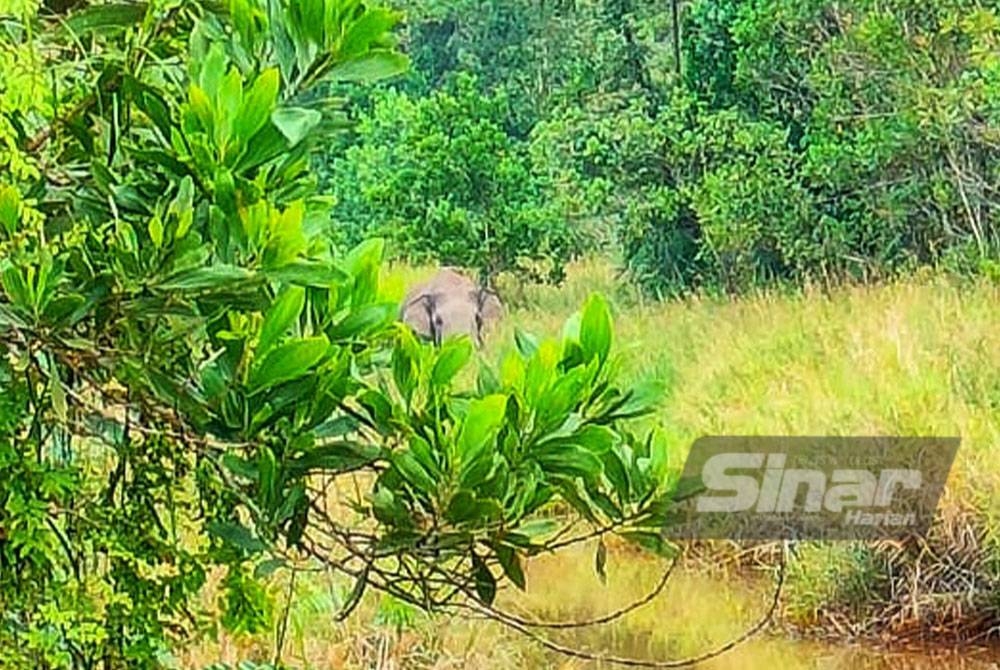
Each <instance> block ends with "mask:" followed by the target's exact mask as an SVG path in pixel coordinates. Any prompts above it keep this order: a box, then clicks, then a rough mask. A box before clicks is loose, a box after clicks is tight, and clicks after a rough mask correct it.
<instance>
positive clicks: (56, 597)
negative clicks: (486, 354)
mask: <svg viewBox="0 0 1000 670" xmlns="http://www.w3.org/2000/svg"><path fill="white" fill-rule="evenodd" d="M3 8H4V12H5V17H6V18H5V19H4V22H3V25H2V30H3V31H4V41H3V42H2V50H3V51H2V53H3V54H4V58H5V61H4V62H6V63H7V67H6V68H5V69H4V70H3V80H2V84H0V90H3V91H4V96H3V97H4V100H5V103H4V104H5V105H6V101H7V100H13V101H15V102H16V105H15V106H13V107H7V106H5V107H4V110H3V112H4V113H3V116H2V119H3V126H2V129H3V140H4V146H5V153H4V155H3V161H4V165H5V166H6V168H7V169H6V170H5V172H4V173H3V185H2V191H0V224H2V225H0V249H2V251H0V258H2V261H0V286H2V292H0V342H2V344H3V350H4V352H5V355H4V356H3V358H0V383H2V391H3V392H2V395H0V397H2V403H3V404H2V406H0V407H2V412H0V566H2V570H0V599H2V600H0V602H2V608H3V617H2V619H0V665H3V666H4V667H12V668H43V669H55V668H94V667H102V668H105V669H106V670H110V669H112V668H144V667H160V666H162V665H164V664H166V663H167V662H168V661H169V653H170V648H171V643H172V641H174V640H176V639H177V638H178V637H182V636H185V635H190V634H191V633H193V632H196V631H198V630H199V629H200V628H202V627H203V626H204V625H205V623H206V621H205V617H204V613H202V612H199V611H196V609H195V608H194V605H195V601H196V596H197V594H198V593H199V592H200V591H201V589H202V588H203V586H204V585H205V583H206V580H207V579H208V576H209V574H210V573H212V572H213V569H214V568H216V567H220V568H221V569H222V577H221V580H222V581H221V590H220V592H219V607H220V611H219V613H218V614H219V619H220V622H221V624H222V625H223V626H224V627H225V628H227V629H229V630H233V631H237V632H243V633H253V632H257V631H260V630H263V629H266V628H269V627H270V625H271V621H272V619H271V617H272V614H273V607H272V603H271V601H270V598H269V594H268V592H267V590H266V589H265V588H264V586H263V581H264V580H266V578H267V577H268V576H269V575H271V574H273V573H274V572H275V571H279V570H290V571H292V573H293V574H294V573H295V572H296V571H300V570H303V569H309V566H310V565H312V563H310V559H312V558H315V559H318V560H319V561H321V562H322V564H324V565H328V566H333V567H336V569H337V570H338V571H340V572H341V573H342V574H343V575H346V576H348V577H349V578H351V579H352V580H353V582H354V587H353V592H352V596H351V597H350V598H348V600H347V601H346V602H345V603H344V611H343V613H342V614H343V616H346V615H347V614H349V613H350V611H351V610H352V609H353V607H354V605H355V604H356V603H357V601H358V599H359V598H360V597H361V595H362V594H363V593H364V592H365V590H366V589H367V588H373V589H377V590H380V591H382V592H386V593H389V594H392V595H393V596H395V597H396V598H397V599H400V600H402V601H405V602H408V603H411V604H413V605H415V606H417V607H420V608H423V609H426V610H438V609H443V608H448V607H454V606H457V605H460V604H465V606H471V605H468V603H469V602H471V603H474V607H475V608H478V609H479V610H480V611H483V612H486V613H491V612H493V609H492V603H493V599H494V597H495V594H496V591H497V587H498V584H500V583H503V582H505V581H510V582H511V583H513V584H516V585H518V586H522V587H523V586H524V585H525V577H524V573H523V569H522V567H521V566H522V561H523V560H524V558H525V557H527V556H530V555H533V554H535V553H538V552H541V551H550V550H553V549H555V548H558V547H559V546H567V545H569V544H573V543H575V542H577V541H581V540H582V539H583V538H586V537H593V536H594V534H595V533H596V534H598V535H603V534H607V533H611V532H614V533H617V534H619V535H620V536H622V537H624V538H627V539H629V540H632V541H635V542H637V543H640V544H642V545H644V546H648V547H650V546H651V547H652V548H654V549H656V550H659V551H669V547H666V546H665V545H664V543H663V542H662V540H660V538H659V535H658V534H657V533H655V532H651V531H650V530H649V529H656V528H658V527H659V525H660V524H661V523H662V515H661V511H662V509H663V504H662V502H663V497H662V496H664V495H667V493H668V492H667V491H665V490H664V489H665V486H664V484H665V482H666V479H665V476H664V472H663V458H662V455H661V454H662V448H661V446H662V445H661V444H660V443H659V442H657V441H656V440H654V439H653V438H652V437H650V438H648V439H646V438H642V439H640V438H638V437H636V436H634V434H633V433H632V432H631V431H630V430H629V428H628V421H629V419H632V418H634V417H637V416H641V415H643V414H645V413H647V412H648V411H649V410H650V408H651V405H652V402H653V401H654V400H655V395H654V394H652V393H650V392H649V391H648V390H644V389H643V388H641V387H636V388H634V389H632V388H626V387H622V386H621V385H619V384H618V383H617V380H616V372H615V363H614V356H613V354H612V352H611V345H612V332H611V319H610V314H609V309H608V306H607V304H606V303H605V301H604V299H602V298H601V297H600V296H597V295H594V296H591V297H589V298H588V299H587V300H586V302H585V304H584V306H583V309H582V311H581V312H580V313H579V314H578V315H577V316H576V317H575V318H574V319H571V320H570V321H569V322H568V323H567V324H566V327H565V328H564V329H563V331H562V335H561V337H559V338H558V339H543V340H536V339H535V338H533V337H530V336H528V335H522V336H521V337H519V338H518V348H517V349H516V350H512V351H510V352H508V353H507V354H505V355H504V356H503V357H502V358H501V362H500V365H499V366H498V367H495V368H494V367H492V366H489V365H486V364H484V365H482V366H479V371H478V374H473V377H474V380H475V383H474V384H472V385H471V386H470V385H466V384H459V383H458V382H456V377H457V376H458V375H459V373H461V372H462V371H463V370H464V369H465V368H466V367H467V366H469V364H470V362H471V359H472V348H471V344H470V343H469V342H468V341H467V340H457V341H454V342H451V343H449V344H448V345H446V346H444V347H442V348H440V349H433V348H429V347H426V346H421V345H419V344H418V343H417V342H416V341H415V339H414V337H413V336H412V334H410V333H409V331H407V330H406V329H404V328H402V327H400V326H398V325H397V324H396V323H395V316H396V311H397V305H398V302H395V301H393V300H391V299H389V298H387V297H386V296H385V295H384V293H383V292H382V290H381V289H380V285H379V277H380V269H379V268H380V263H381V259H382V256H383V243H382V241H381V240H377V239H371V240H366V241H365V242H364V243H362V244H360V245H359V246H357V247H355V248H353V249H352V250H350V251H348V252H346V253H344V254H342V255H338V254H335V249H334V243H333V239H334V235H333V234H332V233H331V232H330V220H331V219H330V212H329V198H328V197H326V196H323V195H321V194H318V193H317V192H316V190H315V183H316V179H315V178H314V175H313V174H312V173H311V171H310V169H309V161H310V152H311V150H312V147H313V146H314V145H315V144H316V143H317V141H318V140H319V138H320V137H321V129H322V128H324V123H325V122H326V121H328V120H330V121H333V122H335V121H336V119H337V110H336V109H332V110H331V109H329V105H330V104H335V103H331V101H329V100H327V99H326V98H325V97H323V96H321V95H317V94H316V90H317V87H318V86H320V85H322V84H324V83H327V82H331V81H332V82H336V83H338V84H340V85H343V84H344V83H345V82H370V81H373V80H376V79H380V78H384V77H387V76H391V75H394V74H397V73H399V72H401V71H403V70H404V69H405V67H406V59H405V58H404V57H403V56H402V55H401V54H399V53H398V51H396V49H395V47H394V44H393V39H392V37H391V34H390V32H389V31H390V30H391V29H392V27H393V26H394V25H395V24H396V22H397V20H398V16H397V15H396V14H395V13H394V12H392V11H389V10H386V9H380V8H377V7H372V6H368V5H362V4H361V3H358V2H356V1H354V0H315V1H310V2H301V3H300V2H296V3H283V2H267V3H258V2H250V1H246V0H234V1H233V2H231V3H229V4H228V6H225V7H220V6H219V5H217V4H214V3H205V4H201V3H197V2H174V1H173V0H162V1H160V2H152V3H148V4H93V5H88V6H80V7H73V8H72V9H71V11H70V12H69V14H68V15H62V14H60V13H59V12H61V11H64V10H65V9H66V8H65V7H61V6H60V7H58V8H56V7H51V8H50V7H47V6H46V7H40V6H39V5H38V4H37V3H34V2H21V3H14V4H13V5H11V4H10V3H6V4H5V5H4V6H3ZM8 12H9V15H8ZM8 91H9V92H10V94H9V96H8V94H7V92H8ZM345 479H346V480H347V481H349V482H350V483H351V484H352V485H351V486H350V487H349V490H350V491H351V492H352V495H350V496H349V499H348V500H346V501H345V504H344V505H342V507H343V509H341V510H339V511H338V512H337V513H331V511H330V510H329V509H328V508H327V507H326V506H325V504H324V503H325V501H326V496H327V492H328V490H330V488H331V487H343V488H344V489H345V490H347V489H348V484H347V483H344V480H345ZM553 506H561V507H563V508H566V509H572V510H575V511H576V512H577V513H578V514H579V515H581V517H582V518H583V519H585V520H586V522H587V523H588V524H590V525H591V527H592V530H591V531H589V532H585V533H583V534H582V535H581V536H579V537H578V536H575V535H572V534H567V533H568V531H569V529H571V528H572V526H570V527H569V528H567V529H562V530H561V529H560V528H561V527H560V526H559V524H558V523H554V522H553V521H550V520H546V519H545V518H544V517H545V512H546V510H548V509H550V508H552V507H553ZM280 650H281V644H280V643H279V644H278V645H277V655H279V656H280Z"/></svg>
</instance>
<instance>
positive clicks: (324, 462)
mask: <svg viewBox="0 0 1000 670" xmlns="http://www.w3.org/2000/svg"><path fill="white" fill-rule="evenodd" d="M383 456H384V454H383V451H382V449H380V448H379V447H376V446H372V445H365V444H358V443H355V442H347V441H344V442H335V443H333V444H323V445H321V446H318V447H314V448H312V449H310V450H309V451H307V452H306V453H304V454H303V455H302V456H299V457H298V458H294V459H292V460H290V461H288V466H287V468H288V472H289V474H291V475H294V476H303V475H306V474H309V473H313V472H322V473H324V474H336V473H339V472H350V471H351V470H358V469H360V468H362V467H364V466H366V465H370V464H372V463H374V462H375V461H377V460H379V459H381V458H382V457H383Z"/></svg>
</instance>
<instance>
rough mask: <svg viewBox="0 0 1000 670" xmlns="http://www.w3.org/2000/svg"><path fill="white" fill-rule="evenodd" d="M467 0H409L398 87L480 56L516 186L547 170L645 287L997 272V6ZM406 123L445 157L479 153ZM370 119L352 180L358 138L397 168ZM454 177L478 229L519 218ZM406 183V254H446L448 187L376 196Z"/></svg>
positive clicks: (592, 239)
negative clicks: (526, 171) (522, 168)
mask: <svg viewBox="0 0 1000 670" xmlns="http://www.w3.org/2000/svg"><path fill="white" fill-rule="evenodd" d="M473 4H475V6H476V7H475V9H473V8H472V7H471V6H469V5H468V4H467V3H462V2H459V3H453V2H452V3H438V2H434V1H433V0H410V1H409V2H402V1H401V6H403V7H405V9H406V11H407V13H408V17H409V18H408V25H407V28H406V31H405V36H406V41H405V47H406V49H407V50H408V51H409V52H410V53H412V54H413V56H414V62H415V64H416V66H415V69H414V73H413V74H412V75H411V76H410V77H409V78H408V80H407V81H405V82H403V83H401V84H398V86H399V87H400V88H402V89H403V90H405V91H406V93H405V95H406V98H405V99H407V100H413V99H414V97H415V98H416V100H414V101H413V105H414V106H415V107H416V108H418V109H419V108H422V106H423V105H428V106H435V105H438V104H441V102H442V101H443V100H448V99H450V98H449V97H444V98H442V97H441V96H442V95H450V93H448V92H449V91H451V89H452V88H453V87H454V85H455V82H456V81H457V80H462V78H463V77H467V76H469V75H472V76H473V77H474V81H475V82H476V83H477V84H478V86H479V87H480V90H481V91H483V92H484V93H483V95H485V96H487V97H490V96H491V95H492V92H493V91H495V90H498V89H499V90H502V91H503V96H504V99H505V100H506V101H507V102H506V106H507V108H508V109H507V110H506V111H505V112H504V113H503V118H502V120H497V121H496V123H497V125H499V126H500V127H502V128H504V129H505V130H506V133H507V135H508V137H509V138H510V140H509V141H511V142H519V141H526V142H528V143H529V144H530V152H531V154H532V156H533V159H534V160H533V163H532V166H531V173H532V174H531V177H527V176H525V177H523V178H522V179H521V181H522V183H524V184H525V185H526V186H525V188H529V187H528V186H527V185H528V184H540V185H541V186H542V188H543V190H542V191H541V192H540V193H541V195H540V197H541V199H542V202H544V203H546V204H550V205H555V206H556V209H557V211H559V212H561V216H562V217H563V218H564V219H566V220H567V221H569V222H570V223H571V225H572V228H573V230H574V232H575V233H576V234H577V235H579V236H582V237H583V238H584V240H585V242H586V241H589V243H590V245H591V246H594V245H596V246H601V247H605V246H607V243H608V241H609V240H616V241H617V242H618V245H619V247H620V251H621V254H622V256H623V260H624V263H625V265H626V267H627V268H628V269H629V270H631V271H632V273H633V275H634V276H636V277H637V278H638V279H639V280H640V282H641V283H642V284H643V285H644V286H645V287H646V288H648V289H650V290H652V291H654V292H660V293H667V294H679V293H685V292H689V291H691V290H697V289H706V290H722V291H729V292H740V291H746V290H748V289H750V288H753V287H755V286H763V285H771V284H801V283H802V282H807V281H809V282H817V281H819V282H825V283H837V282H840V281H844V280H857V279H861V280H874V279H879V278H888V277H893V276H899V275H901V274H904V273H906V272H908V271H911V270H913V269H914V268H916V267H920V266H928V265H929V266H935V267H941V268H947V269H949V270H951V271H955V272H959V273H972V274H976V273H985V274H987V275H992V276H996V274H997V271H998V265H997V259H998V257H1000V251H998V249H1000V233H998V232H997V227H996V222H995V219H996V212H995V209H996V192H997V189H998V177H997V174H996V171H995V169H994V168H993V167H992V166H993V165H994V164H995V163H996V152H997V142H996V137H997V132H998V131H997V127H998V126H997V124H998V118H1000V117H997V112H996V110H997V109H998V108H1000V107H998V105H1000V103H998V100H1000V98H998V92H997V91H998V90H1000V89H998V88H997V85H996V72H997V71H998V68H1000V65H998V63H1000V61H998V60H997V55H996V49H995V48H993V47H994V46H995V44H996V41H997V39H998V26H1000V23H998V18H997V16H998V15H997V8H996V7H994V6H993V4H991V3H986V4H985V5H984V4H983V3H978V2H971V1H967V0H946V1H944V2H936V3H934V6H933V7H928V6H927V3H924V2H918V1H916V0H914V1H913V2H896V3H893V4H892V5H891V7H886V6H885V5H884V3H879V2H868V1H867V0H857V1H856V2H851V3H846V4H845V3H835V2H831V1H828V0H814V1H810V2H799V1H797V0H766V1H757V0H693V1H692V2H690V3H684V4H683V11H682V12H681V14H680V16H679V19H678V20H679V22H680V23H683V26H682V28H683V29H682V30H680V32H681V33H682V34H683V36H684V37H683V42H682V43H678V42H676V41H675V39H674V34H675V32H676V31H675V23H674V17H673V15H672V6H671V3H654V2H647V1H646V0H581V1H579V2H574V3H563V2H555V3H547V2H546V3H540V2H534V1H532V0H514V1H513V2H508V1H503V2H501V1H499V0H489V1H487V2H476V3H473ZM678 55H680V60H678ZM394 86H396V84H394ZM383 97H386V98H387V99H388V101H389V102H380V101H381V100H382V98H383ZM394 100H395V101H398V100H399V98H398V97H397V94H395V93H392V92H389V91H385V92H383V91H381V90H380V91H376V92H375V93H374V94H373V95H372V96H369V97H368V98H366V99H365V100H363V101H359V103H360V104H359V105H358V114H359V115H360V117H361V119H362V125H363V126H364V125H365V124H369V127H370V124H378V123H379V121H378V119H379V118H382V119H383V123H384V115H385V113H386V109H388V108H389V107H387V105H389V106H391V105H398V104H399V103H398V102H392V101H394ZM467 109H468V110H469V113H470V114H473V115H474V118H477V119H482V118H491V119H497V117H496V116H495V115H494V114H493V112H492V111H487V110H486V109H484V108H480V107H476V108H475V109H476V110H478V111H472V109H473V108H471V107H470V108H467ZM375 110H378V111H375ZM399 111H402V110H399ZM401 116H402V117H404V118H405V117H406V116H407V115H406V114H401ZM407 126H408V124H407V123H406V122H405V121H404V122H401V126H400V127H401V128H403V127H407ZM442 127H445V126H444V125H443V126H442ZM459 127H460V126H459ZM415 129H419V132H420V137H421V138H424V139H426V142H427V144H428V145H429V146H432V147H435V148H436V149H440V150H447V151H449V152H450V153H451V155H452V156H454V157H457V156H463V159H464V160H468V159H467V158H465V157H467V156H468V152H469V151H475V149H472V148H471V147H470V146H469V145H463V146H462V148H461V149H459V150H456V147H455V146H454V145H448V144H446V143H443V142H441V141H440V140H434V139H431V138H433V135H432V134H431V133H427V132H426V129H421V127H420V126H419V125H417V126H415ZM409 132H412V131H409ZM369 134H370V133H361V135H360V136H359V137H358V138H357V140H358V142H359V148H358V149H356V150H354V151H355V153H353V154H352V156H353V157H352V159H349V160H348V161H347V163H346V164H345V167H344V169H343V175H344V176H343V177H340V176H338V175H339V174H340V170H338V169H337V167H336V162H334V167H333V168H332V170H331V173H332V179H333V181H334V183H336V182H337V181H338V180H339V179H340V178H343V179H345V180H346V181H347V183H348V184H351V183H352V182H353V180H355V179H356V173H357V171H358V169H357V167H356V165H355V164H356V163H357V162H358V161H357V157H358V156H362V155H364V156H368V157H369V159H368V160H366V161H363V164H364V165H366V166H368V167H369V168H370V169H371V170H372V172H371V173H370V174H371V179H373V180H376V179H384V178H386V177H387V175H389V174H392V173H393V171H394V169H395V166H394V165H392V164H391V162H390V161H391V160H392V159H393V158H397V156H394V155H393V154H392V153H391V152H387V151H386V149H385V147H386V139H385V133H382V134H377V135H375V136H374V137H372V136H369ZM403 134H404V135H407V134H408V133H406V132H404V133H403ZM456 139H457V138H456ZM409 141H410V142H412V141H413V140H409ZM399 146H406V144H405V142H404V143H403V144H401V145H399ZM445 147H447V149H445ZM376 157H377V158H376ZM379 160H381V161H382V163H381V164H380V163H379ZM437 160H439V159H432V162H431V164H435V163H436V162H437ZM463 162H464V161H463ZM472 164H473V165H475V164H476V161H472ZM459 184H463V182H459ZM457 189H458V190H457V194H456V200H455V201H456V202H457V203H461V207H462V208H463V210H464V209H472V210H473V211H478V212H482V213H484V216H485V217H486V218H487V219H488V220H489V224H490V225H488V226H487V225H485V224H484V225H480V226H478V233H477V234H478V235H479V238H480V240H482V239H485V238H486V235H487V233H486V231H487V230H488V231H489V235H490V236H494V235H497V234H499V235H503V233H502V232H501V231H503V230H504V229H505V228H506V227H507V226H510V227H511V229H512V230H513V231H516V230H519V229H520V228H521V227H522V225H523V224H522V223H521V221H520V219H519V217H517V216H513V217H511V216H510V215H509V214H508V213H507V212H504V211H502V210H498V209H496V207H495V205H493V204H492V199H493V197H494V192H493V191H492V190H490V189H484V190H483V191H482V193H477V192H472V193H471V199H470V196H469V193H468V192H467V191H466V189H465V187H464V185H462V186H459V187H457ZM529 190H530V189H529ZM397 193H399V194H402V195H405V196H406V198H408V200H406V202H407V203H408V205H409V208H410V209H408V210H407V211H405V212H400V213H399V214H398V216H397V217H396V218H395V219H393V229H394V230H397V231H401V232H400V236H401V237H405V238H406V239H407V240H408V241H409V243H410V245H411V246H413V247H416V250H417V251H419V253H417V254H414V258H417V259H421V260H422V259H426V258H427V256H428V254H427V251H428V250H430V252H431V256H432V257H434V258H438V259H441V260H446V259H448V258H454V257H455V254H454V252H453V251H452V250H450V249H447V250H443V252H442V254H441V255H440V256H437V255H434V250H435V249H437V248H438V245H437V244H436V237H435V236H437V235H440V227H438V226H428V225H427V221H428V219H427V215H426V214H425V212H433V211H437V210H439V209H440V208H441V205H440V202H441V199H442V195H441V191H440V190H438V191H434V192H428V191H426V190H425V189H418V191H417V192H416V193H413V194H410V193H407V192H406V191H405V189H394V190H392V191H390V192H389V193H381V194H380V197H382V198H383V201H384V202H386V203H390V202H396V201H399V200H400V198H401V197H402V196H401V195H396V194H397ZM477 198H478V199H477ZM521 201H522V200H521V199H520V198H515V199H514V202H521ZM449 202H450V201H449ZM477 205H478V207H477ZM414 209H415V210H417V213H416V214H414V213H412V211H411V210H414ZM448 211H450V210H448ZM376 218H377V219H380V220H383V219H384V218H385V217H384V216H380V215H376ZM452 225H454V224H452ZM516 236H517V235H516V234H514V235H512V237H516ZM418 241H422V243H418ZM584 246H587V244H584ZM546 248H549V247H546ZM563 249H564V250H565V251H573V250H575V249H576V247H575V246H567V247H564V248H563ZM399 253H401V254H404V255H405V254H406V250H405V249H402V248H401V249H400V250H399ZM468 262H471V263H473V264H475V265H477V266H478V265H481V263H482V260H476V259H468Z"/></svg>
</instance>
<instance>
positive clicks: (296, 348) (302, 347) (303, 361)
mask: <svg viewBox="0 0 1000 670" xmlns="http://www.w3.org/2000/svg"><path fill="white" fill-rule="evenodd" d="M329 350H330V342H329V340H327V339H326V338H325V337H323V336H319V337H307V338H305V339H301V340H293V341H291V342H287V343H285V344H283V345H281V346H279V347H278V348H276V349H274V350H273V351H272V352H271V353H269V354H268V355H267V356H266V357H265V358H264V360H262V361H261V362H260V363H259V364H258V365H257V366H256V368H255V369H254V371H253V374H252V375H251V376H250V388H251V390H253V391H255V392H256V391H259V390H262V389H267V388H271V387H273V386H277V385H278V384H281V383H283V382H287V381H291V380H293V379H297V378H299V377H301V376H302V375H304V374H306V373H307V372H309V370H310V369H311V368H312V367H313V366H314V365H316V364H317V363H319V362H320V361H322V360H323V358H324V357H325V356H326V354H327V352H328V351H329Z"/></svg>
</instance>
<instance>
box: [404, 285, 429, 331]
mask: <svg viewBox="0 0 1000 670" xmlns="http://www.w3.org/2000/svg"><path fill="white" fill-rule="evenodd" d="M431 305H432V299H431V296H429V295H427V294H423V295H418V296H416V297H415V298H410V299H408V300H407V301H406V302H404V303H403V308H402V309H401V310H400V312H399V320H400V321H402V322H403V323H405V324H406V325H408V326H409V327H410V328H412V329H413V331H414V332H415V333H416V334H417V335H420V336H421V337H425V338H430V337H431V336H432V335H433V334H434V327H433V325H432V324H431V311H432V309H431Z"/></svg>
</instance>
